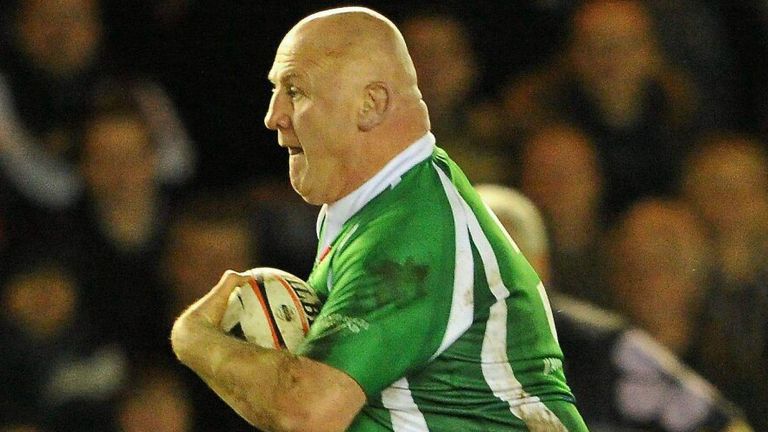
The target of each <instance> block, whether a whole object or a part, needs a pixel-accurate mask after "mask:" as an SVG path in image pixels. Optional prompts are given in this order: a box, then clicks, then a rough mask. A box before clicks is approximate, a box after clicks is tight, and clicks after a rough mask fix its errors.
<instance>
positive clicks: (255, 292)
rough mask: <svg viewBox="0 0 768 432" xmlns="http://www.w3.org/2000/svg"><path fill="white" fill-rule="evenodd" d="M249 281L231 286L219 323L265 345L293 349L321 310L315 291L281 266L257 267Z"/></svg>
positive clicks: (257, 343)
mask: <svg viewBox="0 0 768 432" xmlns="http://www.w3.org/2000/svg"><path fill="white" fill-rule="evenodd" d="M247 274H249V275H250V276H252V279H251V280H250V281H248V284H245V285H241V286H238V287H236V288H235V289H234V290H232V294H230V296H229V301H228V304H227V310H226V311H225V312H224V317H223V318H222V320H221V327H222V328H223V329H224V331H225V332H227V333H229V334H230V335H232V336H235V337H239V338H241V339H244V340H246V341H248V342H251V343H255V344H256V345H259V346H262V347H265V348H275V349H287V350H288V351H292V350H294V349H295V348H296V347H298V345H299V344H300V343H301V341H302V340H303V339H304V336H305V335H306V334H307V332H308V331H309V327H310V326H311V325H312V322H314V320H315V317H316V316H317V314H318V313H319V312H320V306H321V303H320V300H319V299H318V297H317V294H315V291H314V290H313V289H312V287H310V286H309V285H308V284H307V283H306V282H304V281H303V280H301V278H299V277H297V276H294V275H292V274H290V273H288V272H285V271H283V270H278V269H274V268H269V267H257V268H254V269H252V270H249V271H248V272H247Z"/></svg>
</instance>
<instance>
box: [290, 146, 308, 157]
mask: <svg viewBox="0 0 768 432" xmlns="http://www.w3.org/2000/svg"><path fill="white" fill-rule="evenodd" d="M302 153H304V149H303V148H301V147H288V154H289V155H291V156H294V155H298V154H302Z"/></svg>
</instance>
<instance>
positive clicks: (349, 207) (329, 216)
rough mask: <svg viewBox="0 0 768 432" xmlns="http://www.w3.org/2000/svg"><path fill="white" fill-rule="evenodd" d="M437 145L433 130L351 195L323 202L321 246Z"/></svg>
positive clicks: (320, 222) (398, 181)
mask: <svg viewBox="0 0 768 432" xmlns="http://www.w3.org/2000/svg"><path fill="white" fill-rule="evenodd" d="M434 146H435V136H434V135H432V133H431V132H427V134H426V135H424V136H423V137H421V138H419V139H418V140H416V142H414V143H413V144H411V145H410V146H408V148H406V149H405V150H403V151H402V152H400V153H399V154H398V155H397V156H395V157H394V158H392V160H390V161H389V162H388V163H387V164H386V165H385V166H384V168H382V169H381V171H379V172H378V173H376V175H374V176H373V177H371V178H370V179H369V180H368V181H366V182H365V183H363V184H362V185H361V186H360V187H359V188H357V189H355V190H354V191H353V192H351V193H350V194H349V195H347V196H345V197H344V198H341V199H340V200H338V201H336V202H334V203H331V204H323V207H322V208H321V209H320V214H319V215H318V217H317V237H318V239H320V229H321V228H322V226H323V221H324V220H326V222H325V232H324V233H323V239H322V241H323V244H322V246H321V248H325V247H327V246H328V245H330V244H331V243H332V242H333V240H334V239H335V238H336V236H338V235H339V233H340V232H341V227H342V226H343V225H344V223H345V222H346V221H347V220H349V218H351V217H352V216H353V215H354V214H355V213H357V211H358V210H360V209H361V208H363V206H365V205H366V204H368V202H370V201H371V200H372V199H373V198H375V197H376V196H377V195H379V194H380V193H381V192H383V191H384V189H386V188H387V187H390V188H393V187H395V186H396V185H397V184H398V183H400V180H401V176H402V175H403V174H405V173H406V172H408V171H409V170H410V169H411V168H413V167H414V166H416V164H418V163H419V162H421V161H423V160H424V159H426V158H428V157H429V156H430V155H431V154H432V151H433V150H434Z"/></svg>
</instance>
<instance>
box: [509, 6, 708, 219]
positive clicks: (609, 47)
mask: <svg viewBox="0 0 768 432" xmlns="http://www.w3.org/2000/svg"><path fill="white" fill-rule="evenodd" d="M570 25H571V29H570V30H571V34H570V38H569V40H568V44H567V46H566V48H565V50H564V52H563V55H562V57H559V58H557V59H556V60H555V61H553V62H552V64H550V65H549V66H548V67H547V68H544V69H543V70H542V71H540V72H538V73H536V74H533V75H526V76H523V77H520V78H519V79H517V80H516V81H515V82H513V84H512V85H511V87H510V88H509V89H508V91H507V95H506V100H505V106H506V112H507V113H508V115H509V116H510V117H509V121H510V123H511V125H512V126H513V127H515V128H522V129H523V130H530V129H535V128H536V127H537V126H539V125H541V124H542V123H544V122H548V121H551V120H552V119H565V120H567V121H569V122H571V123H573V124H575V125H577V126H578V127H580V128H582V129H584V130H585V131H586V132H587V133H588V134H589V135H590V136H592V137H593V139H594V143H595V146H596V148H597V150H598V156H599V160H600V164H601V167H602V171H603V173H604V176H605V198H604V212H605V213H606V215H608V216H609V218H608V220H609V222H610V221H612V220H613V218H615V217H616V216H617V215H618V214H619V213H621V212H622V211H623V210H624V209H625V208H626V207H627V206H628V205H629V204H631V203H632V202H633V201H635V200H636V199H638V198H640V197H643V196H647V195H659V194H668V193H670V192H672V190H673V187H674V184H675V180H676V175H677V172H678V171H679V164H680V160H681V157H682V155H683V154H684V151H685V141H684V140H683V138H685V137H686V134H687V133H688V131H689V130H691V128H693V127H694V126H695V125H696V122H697V115H698V105H697V96H696V93H695V91H694V87H693V83H692V82H691V80H690V79H688V78H687V77H686V76H684V75H683V74H682V73H681V72H680V71H679V70H676V69H674V68H672V67H671V66H669V64H668V63H667V62H666V61H665V59H664V56H663V53H661V52H660V49H659V47H658V43H657V40H656V38H657V35H656V31H655V29H654V28H653V25H652V21H651V18H650V16H649V15H648V12H647V11H646V9H645V8H644V3H643V2H641V1H638V0H617V1H610V2H606V1H601V0H590V1H586V2H584V3H583V4H581V5H580V6H579V7H577V8H576V10H575V12H574V15H573V17H572V19H571V23H570Z"/></svg>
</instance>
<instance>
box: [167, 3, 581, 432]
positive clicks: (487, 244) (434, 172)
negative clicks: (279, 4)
mask: <svg viewBox="0 0 768 432" xmlns="http://www.w3.org/2000/svg"><path fill="white" fill-rule="evenodd" d="M269 80H270V81H271V82H272V83H273V84H274V92H273V95H272V100H271V101H270V105H269V111H268V112H267V115H266V119H265V123H266V126H267V127H268V128H270V129H272V130H275V131H277V137H278V143H279V144H280V146H282V147H284V148H286V149H287V150H288V154H289V166H290V179H291V184H292V185H293V187H294V189H295V190H296V191H297V192H298V193H299V194H300V195H301V196H302V197H303V198H304V200H306V201H307V202H309V203H312V204H317V205H322V208H321V210H320V216H319V219H318V238H319V245H318V252H317V258H316V261H315V266H314V268H313V270H312V273H311V274H310V276H309V283H310V284H311V285H312V286H313V287H314V289H315V290H316V291H317V292H318V294H319V296H320V297H321V299H322V300H323V301H324V305H323V308H322V311H321V312H320V314H319V316H318V317H317V319H316V321H315V323H314V325H313V326H312V328H311V329H310V332H309V334H308V335H307V337H306V339H305V341H304V343H303V344H302V345H301V346H300V347H299V349H298V350H297V352H295V353H288V352H286V351H276V350H270V349H264V348H259V347H257V346H254V345H251V344H246V343H242V342H240V341H238V340H236V339H234V338H230V337H227V336H225V335H224V334H223V333H222V332H221V330H220V329H219V323H220V321H221V317H222V314H223V311H224V309H225V306H226V302H227V297H228V295H229V293H230V291H231V290H232V288H233V287H234V286H236V285H239V284H242V283H244V282H246V280H247V277H246V276H245V275H244V274H241V273H235V272H227V273H226V274H225V275H224V276H223V277H222V279H221V281H220V282H219V284H218V285H217V286H216V287H214V288H213V289H212V290H211V292H209V293H208V294H207V295H206V296H205V297H203V298H202V299H201V300H199V301H198V302H197V303H195V304H194V305H192V306H191V307H190V308H189V309H188V310H187V311H186V312H185V313H184V314H182V316H181V317H180V318H179V319H178V320H177V322H176V324H175V325H174V329H173V332H172V342H173V347H174V350H175V352H176V354H177V356H178V357H179V359H180V360H181V361H182V362H183V363H185V364H186V365H188V366H189V367H190V368H192V369H193V370H194V371H195V372H197V373H198V374H199V375H200V376H201V377H202V378H203V379H204V380H205V381H206V382H207V383H208V385H210V386H211V388H212V389H213V390H214V391H216V392H217V393H218V394H219V395H220V396H221V397H222V398H223V399H224V400H225V401H227V402H228V403H229V404H230V405H231V406H232V407H233V408H234V409H235V410H236V411H237V412H238V413H240V414H241V415H242V416H243V417H244V418H245V419H247V420H248V421H249V422H251V423H252V424H254V425H255V426H257V427H259V428H262V429H265V430H270V431H272V430H274V431H283V430H288V431H304V432H307V431H343V430H349V431H366V432H368V431H370V432H374V431H478V432H479V431H484V432H485V431H571V432H574V431H586V427H585V426H584V423H583V421H582V420H581V417H580V415H579V413H578V411H577V410H576V408H575V406H574V404H573V396H572V394H571V392H570V390H569V388H568V386H567V384H566V381H565V377H564V375H563V370H562V352H561V350H560V348H559V346H558V344H557V339H556V334H555V329H554V327H553V324H552V315H551V311H550V309H549V304H548V301H547V298H546V294H545V293H544V290H543V287H542V285H541V282H540V281H539V278H538V277H537V276H536V274H535V273H534V272H533V270H532V269H531V267H530V266H529V265H528V263H527V262H526V261H525V259H524V258H523V256H522V255H521V254H520V252H519V250H518V249H517V248H516V246H515V245H514V244H513V243H512V242H511V241H510V240H509V237H508V236H506V235H505V233H504V231H503V229H502V228H501V227H500V225H498V223H497V222H496V219H495V217H494V216H493V215H492V214H491V213H490V212H489V211H488V210H487V208H486V206H485V205H484V204H482V202H481V201H480V198H479V197H478V195H477V193H476V192H475V191H474V190H473V189H472V187H471V186H470V184H469V182H468V181H467V179H466V177H465V176H464V175H463V174H462V172H461V171H460V169H459V168H458V167H457V166H456V165H455V164H454V163H453V162H452V161H451V160H450V159H449V158H448V156H447V155H446V154H445V152H444V151H442V150H441V149H439V148H438V147H436V145H435V137H434V136H433V135H432V134H431V133H429V118H428V115H427V107H426V105H425V104H424V102H423V101H422V100H421V94H420V91H419V89H418V87H417V83H416V73H415V71H414V67H413V64H412V62H411V59H410V57H409V55H408V51H407V48H406V46H405V42H404V41H403V38H402V35H401V34H400V32H399V31H398V30H397V28H396V27H395V26H394V25H393V24H392V23H391V22H390V21H389V20H388V19H386V18H385V17H383V16H381V15H379V14H378V13H376V12H373V11H371V10H368V9H363V8H342V9H333V10H330V11H324V12H320V13H317V14H314V15H311V16H309V17H307V18H305V19H304V20H302V21H301V22H299V23H298V24H297V25H296V26H295V27H293V29H291V30H290V32H289V33H288V34H287V35H286V36H285V38H284V39H283V41H282V43H281V44H280V46H279V48H278V50H277V55H276V57H275V62H274V65H273V67H272V70H271V71H270V72H269Z"/></svg>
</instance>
